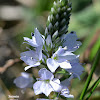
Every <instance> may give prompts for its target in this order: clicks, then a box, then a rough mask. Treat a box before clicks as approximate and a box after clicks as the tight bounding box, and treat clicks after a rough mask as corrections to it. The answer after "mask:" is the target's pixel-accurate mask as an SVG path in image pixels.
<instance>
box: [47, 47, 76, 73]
mask: <svg viewBox="0 0 100 100" xmlns="http://www.w3.org/2000/svg"><path fill="white" fill-rule="evenodd" d="M73 59H76V56H75V55H74V54H73V53H72V51H67V48H66V47H64V48H62V47H61V46H60V47H59V48H58V50H57V51H56V52H55V53H54V54H53V56H52V57H51V58H48V59H47V66H48V68H49V69H50V71H51V72H55V70H56V69H57V68H58V67H59V66H60V67H61V68H64V69H71V68H72V67H71V64H70V63H69V61H70V60H73Z"/></svg>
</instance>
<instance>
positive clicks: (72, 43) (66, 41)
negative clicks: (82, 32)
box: [61, 31, 82, 51]
mask: <svg viewBox="0 0 100 100" xmlns="http://www.w3.org/2000/svg"><path fill="white" fill-rule="evenodd" d="M61 39H62V41H63V45H62V46H63V47H64V46H67V50H68V51H76V50H77V49H78V48H79V46H80V45H82V43H81V42H80V41H77V40H78V38H77V35H76V33H75V32H74V31H72V32H71V33H68V34H64V35H63V36H62V37H61Z"/></svg>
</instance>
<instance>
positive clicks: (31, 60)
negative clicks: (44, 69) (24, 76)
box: [20, 47, 42, 71]
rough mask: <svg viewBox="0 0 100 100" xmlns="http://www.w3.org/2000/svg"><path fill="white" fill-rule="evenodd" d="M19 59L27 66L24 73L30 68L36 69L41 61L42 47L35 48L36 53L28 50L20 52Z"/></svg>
mask: <svg viewBox="0 0 100 100" xmlns="http://www.w3.org/2000/svg"><path fill="white" fill-rule="evenodd" d="M20 55H21V57H20V59H21V60H23V61H24V62H25V63H26V64H27V65H29V66H27V67H25V71H26V70H27V69H29V68H31V67H36V66H39V65H40V62H41V60H42V47H38V48H36V51H33V50H30V51H25V52H22V53H21V54H20Z"/></svg>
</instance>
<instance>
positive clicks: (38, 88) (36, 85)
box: [33, 81, 43, 95]
mask: <svg viewBox="0 0 100 100" xmlns="http://www.w3.org/2000/svg"><path fill="white" fill-rule="evenodd" d="M42 83H43V82H42V81H37V82H35V83H34V84H33V89H34V93H35V94H36V95H38V94H41V93H42V90H41V86H42Z"/></svg>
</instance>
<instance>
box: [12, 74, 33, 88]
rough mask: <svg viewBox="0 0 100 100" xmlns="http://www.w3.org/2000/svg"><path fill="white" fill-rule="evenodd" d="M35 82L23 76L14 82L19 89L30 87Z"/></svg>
mask: <svg viewBox="0 0 100 100" xmlns="http://www.w3.org/2000/svg"><path fill="white" fill-rule="evenodd" d="M32 82H33V78H31V77H30V78H26V77H23V76H19V77H17V78H16V79H15V80H14V83H15V84H16V86H17V87H19V88H27V87H30V85H31V84H32ZM31 86H32V85H31Z"/></svg>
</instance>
